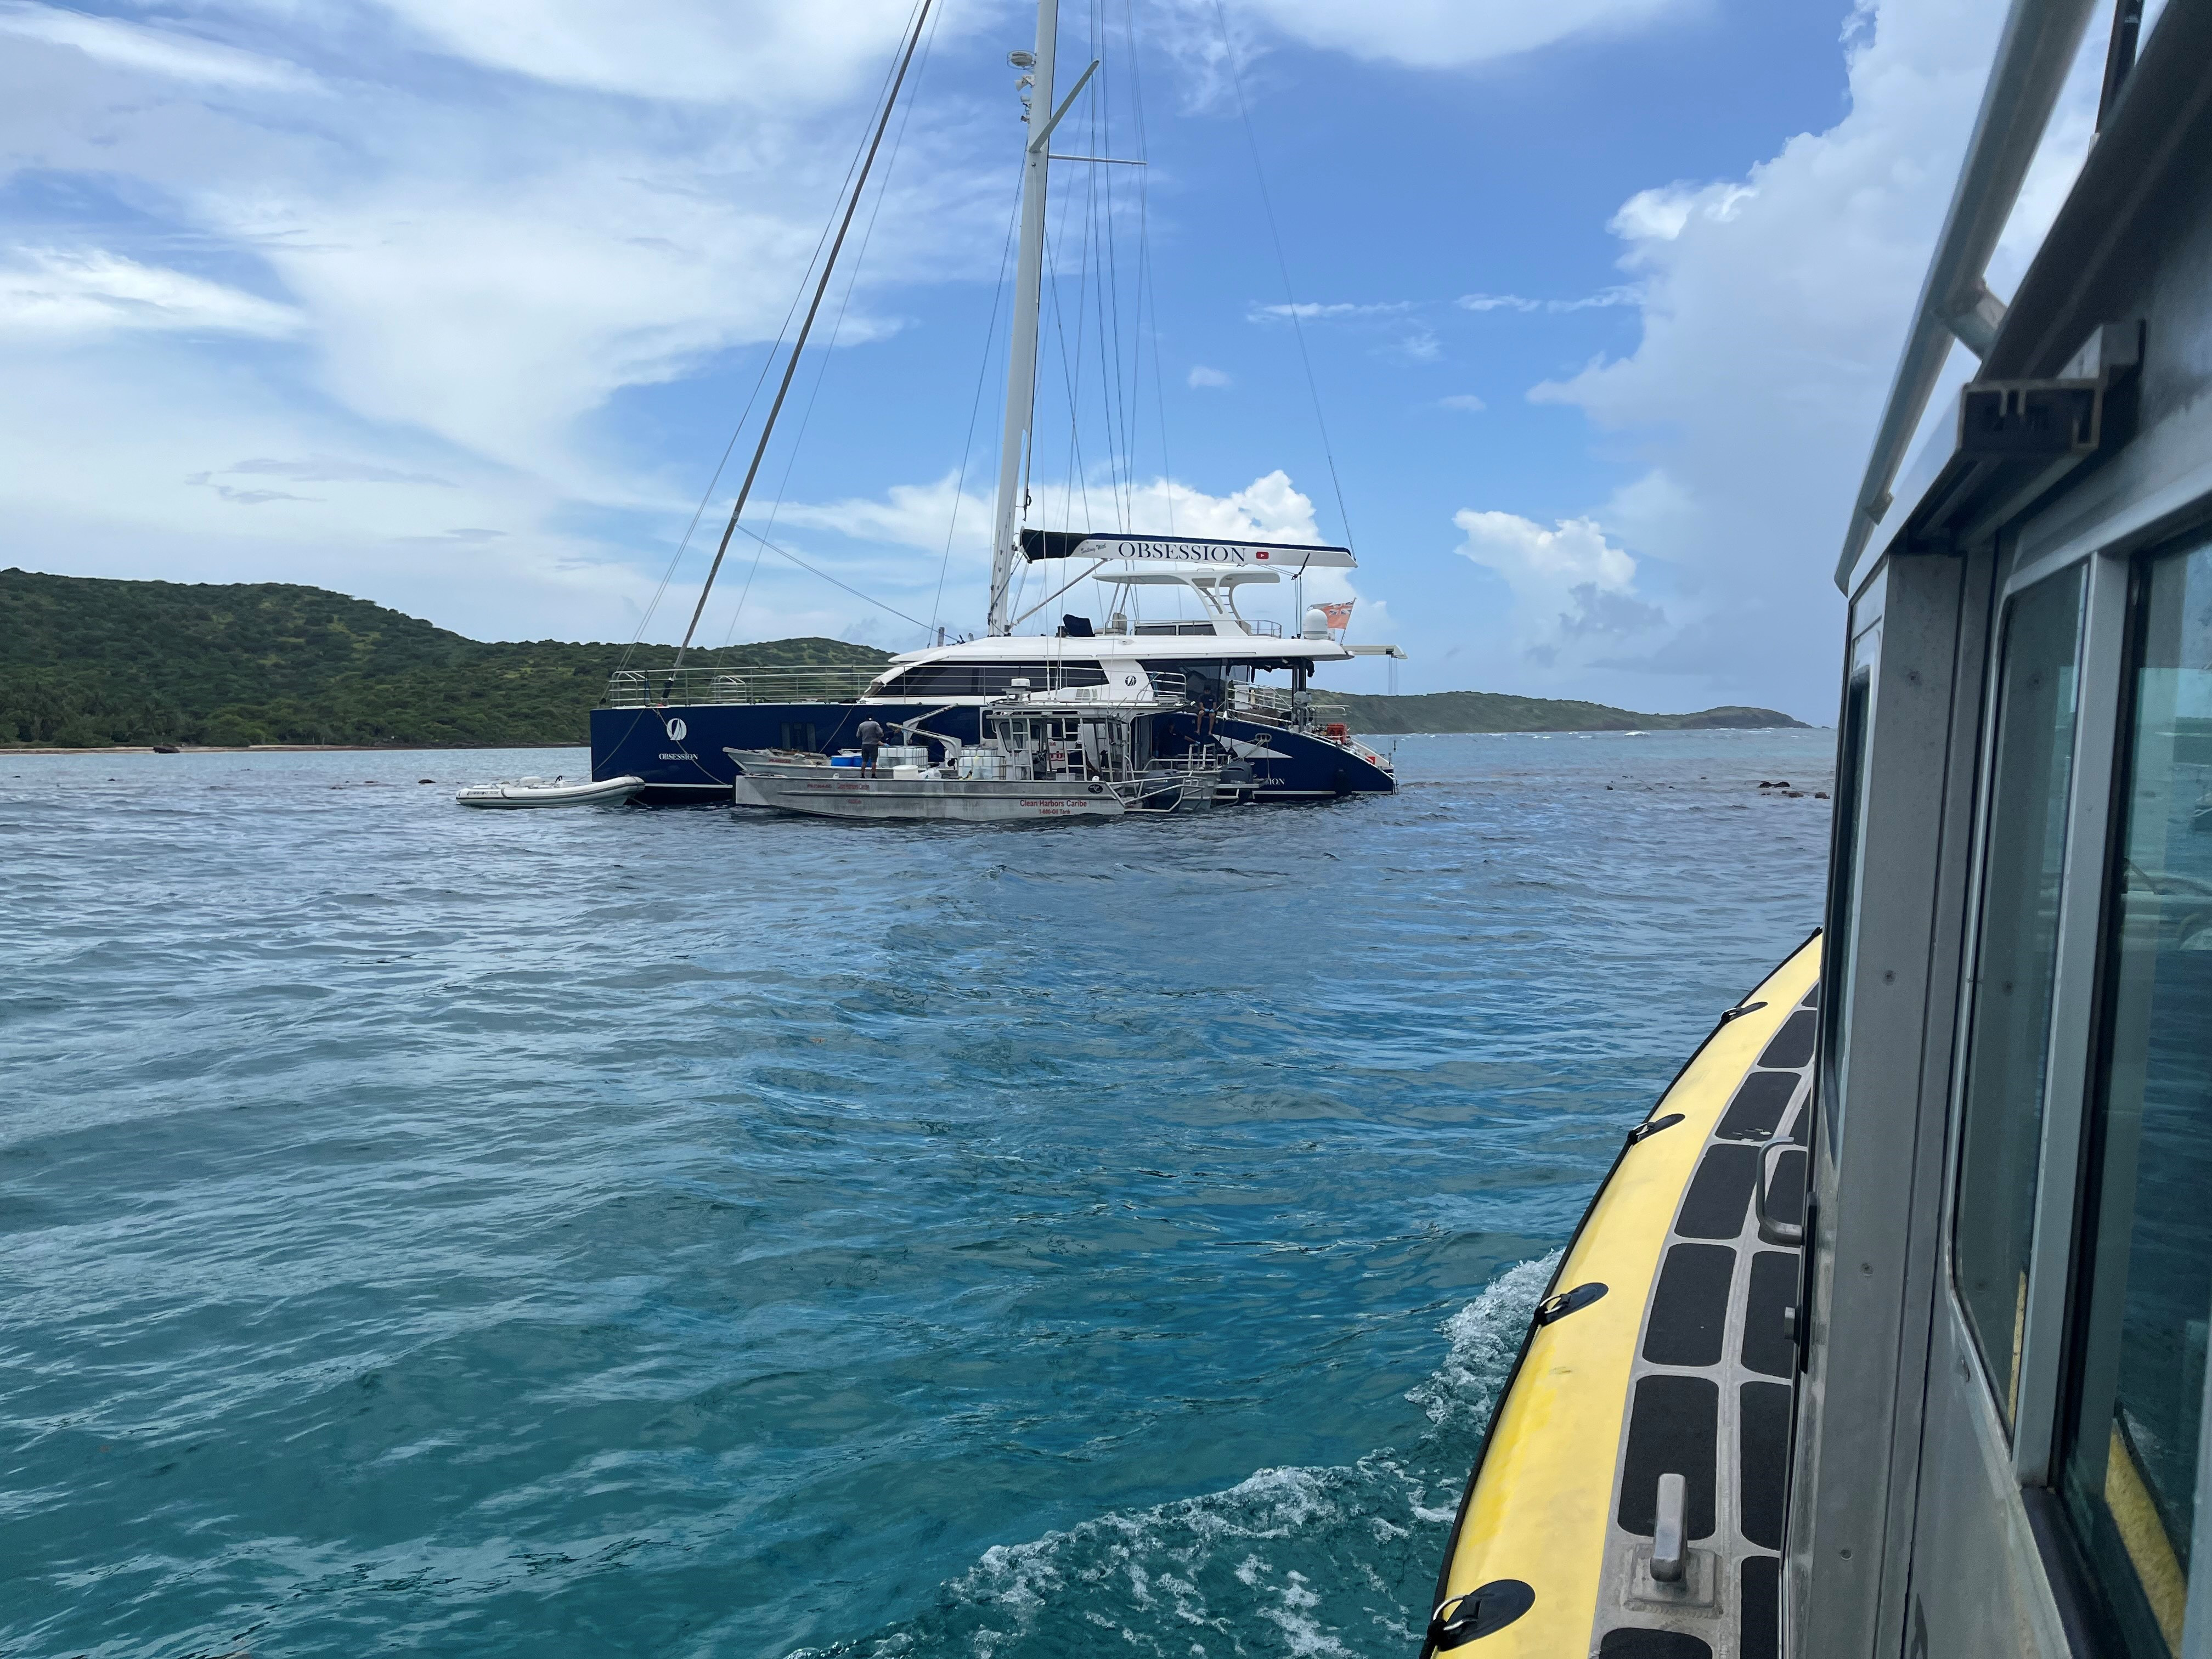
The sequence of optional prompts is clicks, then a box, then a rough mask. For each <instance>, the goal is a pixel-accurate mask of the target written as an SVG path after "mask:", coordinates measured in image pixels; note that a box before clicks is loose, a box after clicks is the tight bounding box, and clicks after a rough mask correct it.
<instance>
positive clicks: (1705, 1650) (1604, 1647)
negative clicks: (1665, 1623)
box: [1597, 1625, 1713, 1659]
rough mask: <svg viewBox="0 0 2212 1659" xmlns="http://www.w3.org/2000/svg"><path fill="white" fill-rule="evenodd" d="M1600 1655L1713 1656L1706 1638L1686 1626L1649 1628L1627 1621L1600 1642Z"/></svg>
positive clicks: (1642, 1658)
mask: <svg viewBox="0 0 2212 1659" xmlns="http://www.w3.org/2000/svg"><path fill="white" fill-rule="evenodd" d="M1597 1651H1598V1659H1713V1650H1712V1649H1711V1647H1710V1646H1709V1645H1708V1644H1705V1642H1702V1641H1700V1640H1699V1638H1696V1637H1694V1636H1692V1635H1691V1634H1690V1633H1689V1632H1687V1631H1684V1630H1646V1629H1644V1628H1643V1627H1642V1626H1634V1625H1625V1626H1622V1627H1621V1628H1620V1629H1619V1630H1609V1631H1607V1632H1606V1633H1605V1640H1603V1641H1602V1642H1601V1643H1599V1644H1597Z"/></svg>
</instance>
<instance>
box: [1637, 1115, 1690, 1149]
mask: <svg viewBox="0 0 2212 1659" xmlns="http://www.w3.org/2000/svg"><path fill="white" fill-rule="evenodd" d="M1680 1121H1682V1115H1681V1113H1680V1112H1669V1113H1668V1114H1667V1115H1666V1116H1664V1117H1655V1118H1650V1119H1647V1120H1646V1121H1644V1122H1642V1123H1639V1124H1638V1125H1637V1126H1636V1127H1634V1128H1633V1129H1631V1130H1630V1131H1629V1132H1628V1144H1629V1145H1630V1146H1635V1145H1636V1144H1637V1143H1638V1142H1639V1141H1644V1140H1649V1139H1651V1137H1652V1136H1654V1135H1656V1134H1657V1133H1659V1132H1660V1131H1661V1130H1662V1129H1671V1128H1673V1127H1674V1126H1675V1125H1676V1124H1677V1123H1680Z"/></svg>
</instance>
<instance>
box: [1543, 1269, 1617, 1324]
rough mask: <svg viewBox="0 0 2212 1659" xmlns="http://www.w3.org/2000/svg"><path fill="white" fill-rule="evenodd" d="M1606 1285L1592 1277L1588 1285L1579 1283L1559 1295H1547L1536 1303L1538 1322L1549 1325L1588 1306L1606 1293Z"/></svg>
mask: <svg viewBox="0 0 2212 1659" xmlns="http://www.w3.org/2000/svg"><path fill="white" fill-rule="evenodd" d="M1605 1290H1606V1287H1605V1286H1604V1285H1601V1284H1600V1283H1599V1282H1598V1281H1597V1280H1595V1279H1592V1280H1590V1282H1589V1284H1587V1285H1576V1286H1575V1287H1574V1289H1572V1290H1571V1291H1560V1292H1559V1294H1558V1295H1557V1296H1549V1297H1545V1298H1544V1299H1543V1300H1542V1301H1541V1302H1539V1303H1538V1304H1536V1323H1537V1324H1539V1325H1549V1324H1551V1323H1553V1322H1554V1321H1557V1320H1561V1319H1565V1317H1566V1316H1568V1315H1569V1314H1571V1313H1573V1312H1575V1311H1577V1310H1579V1309H1583V1308H1587V1307H1589V1304H1591V1303H1593V1302H1595V1301H1596V1300H1597V1299H1598V1298H1599V1297H1601V1296H1603V1295H1604V1294H1605Z"/></svg>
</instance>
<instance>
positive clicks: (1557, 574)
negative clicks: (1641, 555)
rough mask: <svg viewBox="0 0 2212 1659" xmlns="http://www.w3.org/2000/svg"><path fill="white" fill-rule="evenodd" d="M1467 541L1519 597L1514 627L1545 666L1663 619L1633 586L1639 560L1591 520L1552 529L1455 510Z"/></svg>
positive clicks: (1469, 553)
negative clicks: (1608, 536) (1567, 654)
mask: <svg viewBox="0 0 2212 1659" xmlns="http://www.w3.org/2000/svg"><path fill="white" fill-rule="evenodd" d="M1452 522H1453V523H1454V524H1455V525H1457V526H1459V527H1460V530H1461V531H1462V532H1463V533H1464V534H1465V536H1466V538H1467V539H1466V540H1465V541H1464V542H1462V544H1460V547H1459V551H1460V553H1461V554H1462V556H1465V557H1466V558H1468V559H1471V560H1472V561H1474V562H1475V563H1476V564H1479V565H1480V566H1482V567H1483V568H1486V569H1488V570H1493V571H1496V572H1497V573H1498V574H1499V575H1500V576H1503V577H1504V579H1505V584H1506V586H1508V587H1509V588H1510V589H1511V590H1512V593H1513V600H1514V632H1515V635H1516V639H1517V641H1519V643H1520V645H1521V647H1522V651H1523V652H1524V653H1525V654H1526V655H1527V656H1528V658H1529V659H1530V660H1532V661H1534V663H1536V664H1537V665H1539V666H1540V667H1546V668H1549V667H1553V666H1555V665H1558V664H1559V660H1560V659H1561V655H1562V653H1563V651H1567V650H1570V649H1571V650H1572V651H1573V652H1574V653H1575V655H1576V656H1577V659H1580V660H1578V661H1577V664H1576V665H1582V662H1583V661H1586V659H1588V658H1589V655H1590V652H1589V649H1588V648H1587V647H1589V646H1591V645H1595V644H1605V645H1607V646H1608V647H1618V646H1619V645H1620V644H1621V643H1622V642H1623V641H1626V640H1630V639H1633V638H1635V637H1637V636H1638V635H1648V634H1649V633H1650V631H1651V630H1652V629H1656V628H1657V627H1659V626H1660V625H1662V623H1664V622H1665V621H1666V616H1665V613H1664V612H1663V611H1661V610H1660V609H1659V607H1658V606H1656V605H1652V604H1650V603H1649V602H1648V601H1646V600H1645V599H1644V598H1643V597H1642V596H1641V595H1640V594H1639V593H1638V592H1637V590H1636V561H1635V560H1634V559H1633V558H1632V557H1631V556H1629V555H1628V553H1627V552H1626V550H1623V549H1622V548H1620V547H1619V546H1617V545H1615V544H1613V542H1611V541H1610V540H1608V539H1607V536H1606V533H1605V531H1604V530H1603V529H1602V528H1601V526H1599V525H1598V524H1597V523H1596V521H1595V520H1590V519H1562V520H1559V522H1558V524H1557V525H1555V526H1553V528H1551V529H1549V530H1547V529H1546V528H1544V526H1541V525H1540V524H1538V523H1536V522H1535V521H1534V520H1531V519H1524V518H1522V517H1521V516H1520V515H1519V514H1517V513H1497V512H1475V511H1474V510H1472V509H1469V510H1467V511H1463V512H1460V513H1454V514H1453V515H1452Z"/></svg>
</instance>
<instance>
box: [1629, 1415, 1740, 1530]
mask: <svg viewBox="0 0 2212 1659" xmlns="http://www.w3.org/2000/svg"><path fill="white" fill-rule="evenodd" d="M1719 1425H1720V1388H1719V1385H1718V1384H1717V1383H1714V1381H1713V1380H1712V1379H1711V1377H1709V1376H1645V1377H1640V1378H1638V1381H1637V1384H1636V1400H1635V1403H1634V1404H1633V1405H1632V1406H1631V1407H1629V1419H1628V1455H1627V1456H1626V1457H1625V1458H1623V1459H1622V1460H1621V1470H1620V1529H1621V1530H1622V1531H1623V1532H1632V1533H1638V1534H1642V1535H1643V1536H1644V1537H1646V1538H1649V1537H1650V1535H1651V1533H1652V1528H1653V1527H1654V1526H1655V1525H1656V1523H1657V1521H1658V1517H1659V1477H1660V1476H1661V1475H1662V1474H1679V1475H1680V1476H1681V1477H1682V1480H1683V1483H1684V1485H1685V1486H1686V1488H1687V1490H1686V1492H1684V1494H1683V1496H1684V1498H1685V1499H1686V1502H1685V1504H1684V1506H1683V1507H1684V1522H1685V1525H1684V1530H1685V1531H1686V1532H1687V1533H1688V1534H1689V1535H1690V1536H1691V1537H1692V1538H1710V1537H1711V1536H1712V1535H1713V1454H1714V1451H1715V1450H1716V1449H1717V1442H1718V1440H1719V1436H1720V1427H1719Z"/></svg>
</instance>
